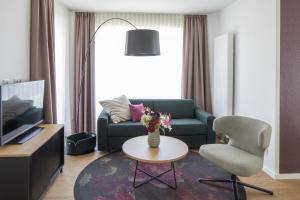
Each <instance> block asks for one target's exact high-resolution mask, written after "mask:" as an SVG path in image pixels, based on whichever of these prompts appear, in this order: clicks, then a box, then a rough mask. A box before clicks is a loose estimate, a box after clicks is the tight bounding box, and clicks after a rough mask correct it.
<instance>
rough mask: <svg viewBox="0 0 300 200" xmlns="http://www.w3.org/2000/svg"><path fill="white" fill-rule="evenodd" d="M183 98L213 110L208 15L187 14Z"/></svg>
mask: <svg viewBox="0 0 300 200" xmlns="http://www.w3.org/2000/svg"><path fill="white" fill-rule="evenodd" d="M181 92H182V94H181V95H182V98H187V99H193V100H194V103H195V105H196V106H197V107H199V108H201V109H203V110H205V111H208V112H211V111H212V104H211V91H210V73H209V63H208V41H207V16H206V15H185V16H184V28H183V69H182V90H181Z"/></svg>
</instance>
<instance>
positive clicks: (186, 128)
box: [97, 99, 216, 151]
mask: <svg viewBox="0 0 300 200" xmlns="http://www.w3.org/2000/svg"><path fill="white" fill-rule="evenodd" d="M130 102H131V104H140V103H143V104H144V106H147V107H149V108H151V109H152V110H155V111H161V112H166V113H171V115H172V120H171V125H172V131H171V132H166V135H168V136H172V137H176V138H178V139H180V140H182V141H184V142H185V143H186V144H187V145H188V146H189V147H190V148H192V149H199V147H200V146H201V145H202V144H209V143H215V141H216V134H215V132H214V131H213V130H212V125H213V121H214V119H215V117H214V116H212V115H211V114H210V113H207V112H205V111H203V110H200V109H199V108H196V107H194V103H193V101H192V100H190V99H130ZM97 128H98V149H99V150H101V151H110V150H114V149H117V150H120V149H122V144H123V143H124V142H125V141H126V140H128V139H130V138H132V137H136V136H141V135H147V129H146V128H145V127H144V126H143V125H142V123H140V122H132V121H126V122H121V123H118V124H114V123H112V121H111V120H110V118H109V115H108V113H106V112H105V111H102V112H101V114H100V116H99V117H98V120H97Z"/></svg>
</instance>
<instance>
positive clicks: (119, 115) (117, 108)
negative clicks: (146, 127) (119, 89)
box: [99, 95, 131, 123]
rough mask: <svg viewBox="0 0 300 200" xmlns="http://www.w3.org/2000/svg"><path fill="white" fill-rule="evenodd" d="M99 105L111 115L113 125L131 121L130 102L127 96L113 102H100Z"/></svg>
mask: <svg viewBox="0 0 300 200" xmlns="http://www.w3.org/2000/svg"><path fill="white" fill-rule="evenodd" d="M99 103H100V105H101V106H102V107H103V109H104V110H105V111H106V112H107V113H108V114H109V116H110V118H111V120H112V122H113V123H119V122H124V121H128V120H130V119H131V115H130V110H129V104H130V101H129V100H128V99H127V97H126V96H125V95H122V96H120V97H117V98H114V99H111V100H104V101H99Z"/></svg>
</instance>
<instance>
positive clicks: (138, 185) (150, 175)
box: [133, 161, 177, 190]
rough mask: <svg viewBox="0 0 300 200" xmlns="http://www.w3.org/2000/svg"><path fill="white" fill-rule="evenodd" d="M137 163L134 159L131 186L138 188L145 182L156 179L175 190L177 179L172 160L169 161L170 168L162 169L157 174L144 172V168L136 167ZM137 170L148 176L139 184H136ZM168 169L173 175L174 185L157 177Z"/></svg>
mask: <svg viewBox="0 0 300 200" xmlns="http://www.w3.org/2000/svg"><path fill="white" fill-rule="evenodd" d="M138 165H139V161H136V164H135V171H134V178H133V187H134V188H138V187H140V186H142V185H145V184H146V183H149V182H151V181H152V180H157V181H159V182H160V183H163V184H165V185H167V186H168V187H169V188H172V189H173V190H176V189H177V181H176V173H175V166H174V162H171V168H170V169H168V170H167V171H164V172H162V173H160V174H158V175H152V174H150V173H149V172H146V171H145V170H143V169H140V168H139V167H138ZM137 171H140V172H142V173H144V174H146V175H147V176H149V177H150V178H149V179H148V180H146V181H144V182H142V183H139V184H136V174H137ZM170 171H173V177H174V185H170V184H169V183H167V182H165V181H164V180H162V179H160V178H159V177H161V176H162V175H164V174H166V173H168V172H170Z"/></svg>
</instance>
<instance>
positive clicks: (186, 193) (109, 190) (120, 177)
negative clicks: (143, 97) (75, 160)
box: [74, 152, 246, 200]
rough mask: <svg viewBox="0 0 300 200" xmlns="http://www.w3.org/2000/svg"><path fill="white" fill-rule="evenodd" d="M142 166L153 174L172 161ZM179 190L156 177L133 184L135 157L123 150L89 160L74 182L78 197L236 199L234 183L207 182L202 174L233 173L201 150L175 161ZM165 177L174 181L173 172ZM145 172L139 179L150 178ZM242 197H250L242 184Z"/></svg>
mask: <svg viewBox="0 0 300 200" xmlns="http://www.w3.org/2000/svg"><path fill="white" fill-rule="evenodd" d="M141 168H143V169H145V170H146V171H150V172H152V173H153V174H157V173H159V172H163V171H166V170H168V169H169V168H170V165H169V164H142V165H141ZM175 169H176V177H177V184H178V188H177V190H173V189H170V188H168V187H167V186H166V185H164V184H161V183H160V182H158V181H156V180H154V181H151V182H150V183H148V184H146V185H143V186H141V187H139V188H137V189H134V188H133V186H132V182H133V175H134V170H135V161H134V160H131V159H129V158H127V157H126V156H125V155H124V154H123V153H122V152H117V153H112V154H108V155H106V156H104V157H101V158H99V159H97V160H95V161H93V162H92V163H91V164H89V165H88V166H87V167H86V168H85V169H84V170H83V171H82V172H81V173H80V175H79V176H78V177H77V180H76V183H75V186H74V196H75V199H76V200H156V199H157V200H183V199H184V200H198V199H199V200H200V199H201V200H215V199H222V200H226V199H228V200H231V199H234V197H233V193H232V192H233V191H232V188H231V184H227V183H211V184H204V183H199V182H198V181H197V178H198V177H202V178H213V177H214V178H228V179H230V174H229V173H228V172H226V171H224V170H223V169H221V168H218V167H217V166H215V165H214V164H212V163H210V162H208V161H207V160H205V159H204V158H202V157H201V156H200V155H199V154H198V153H195V152H189V154H188V155H187V156H186V157H185V158H184V159H182V160H179V161H177V162H175ZM162 178H163V179H164V180H165V181H167V182H169V183H170V184H173V183H174V182H173V175H172V173H171V172H169V173H167V174H165V175H163V176H162ZM147 179H148V177H147V176H146V175H143V174H142V173H141V172H139V173H138V175H137V183H139V182H141V181H144V180H147ZM239 197H240V199H241V200H243V199H246V192H245V189H244V187H240V188H239Z"/></svg>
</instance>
